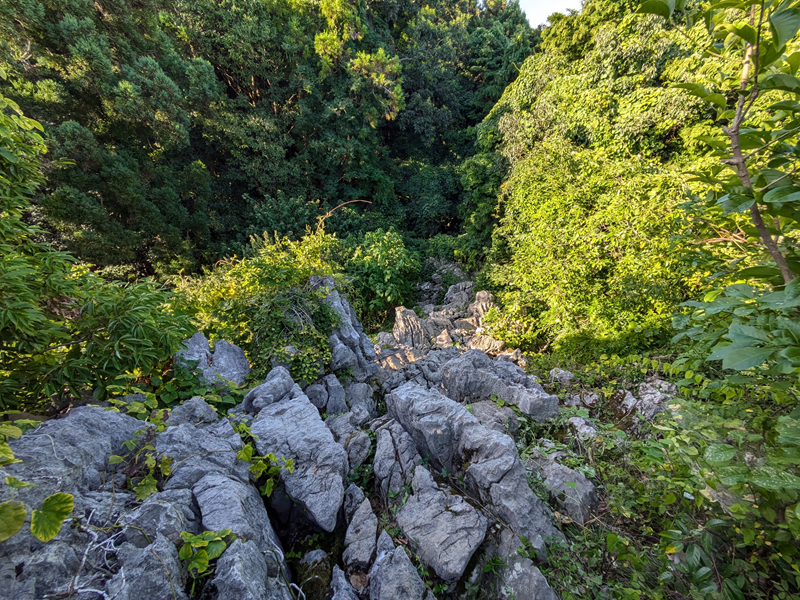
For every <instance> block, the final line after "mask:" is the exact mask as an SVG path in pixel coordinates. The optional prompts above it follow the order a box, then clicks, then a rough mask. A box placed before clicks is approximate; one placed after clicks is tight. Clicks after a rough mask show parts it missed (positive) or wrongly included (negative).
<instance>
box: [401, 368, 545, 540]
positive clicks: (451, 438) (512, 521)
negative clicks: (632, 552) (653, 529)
mask: <svg viewBox="0 0 800 600" xmlns="http://www.w3.org/2000/svg"><path fill="white" fill-rule="evenodd" d="M386 405H387V408H388V410H389V415H390V416H391V417H392V418H394V419H395V420H396V421H397V422H398V423H399V424H400V425H402V427H403V429H405V430H406V431H407V432H408V433H409V434H410V435H411V438H412V439H413V440H414V443H415V445H416V448H417V451H418V452H419V453H420V454H423V455H425V456H428V457H430V462H431V465H432V466H433V467H434V468H436V469H437V470H440V469H442V468H445V469H447V471H448V472H450V473H454V474H456V475H457V476H463V478H464V482H465V485H466V486H467V488H468V490H469V491H470V492H471V493H473V494H474V495H475V496H476V497H477V498H479V499H480V501H481V502H484V503H486V504H488V505H490V506H492V507H493V509H494V510H495V511H496V513H497V515H498V516H499V517H500V518H501V519H502V520H503V521H504V522H506V523H507V524H508V525H509V526H510V527H511V529H512V530H513V531H514V532H515V533H516V534H517V535H518V536H519V535H524V536H525V537H526V538H528V540H530V541H531V543H532V544H533V546H534V547H535V548H536V549H537V550H542V549H543V548H544V544H545V539H547V538H548V537H550V536H555V537H561V534H560V533H559V531H558V530H557V529H555V527H553V525H552V523H551V520H550V514H549V511H548V510H547V509H546V507H545V506H544V505H543V504H542V502H541V501H540V500H539V499H538V498H537V497H536V495H535V494H534V493H533V491H532V490H531V488H530V487H529V486H528V475H527V471H526V469H525V466H524V465H523V464H522V461H520V459H519V455H518V454H517V449H516V446H515V445H514V441H513V440H512V439H511V438H510V437H508V436H507V435H503V434H501V433H498V432H496V431H491V430H489V429H487V428H486V427H484V426H483V425H481V424H480V423H479V422H478V420H477V419H476V418H475V417H474V416H472V415H471V414H470V413H469V412H468V411H467V409H466V408H465V407H464V406H462V405H461V404H459V403H457V402H455V401H453V400H451V399H450V398H447V397H446V396H443V395H442V394H440V393H439V392H436V391H434V390H428V389H426V388H423V387H421V386H419V385H416V384H413V383H407V384H405V385H403V386H401V387H400V388H398V389H396V390H394V391H393V392H392V393H391V394H389V395H388V396H387V397H386Z"/></svg>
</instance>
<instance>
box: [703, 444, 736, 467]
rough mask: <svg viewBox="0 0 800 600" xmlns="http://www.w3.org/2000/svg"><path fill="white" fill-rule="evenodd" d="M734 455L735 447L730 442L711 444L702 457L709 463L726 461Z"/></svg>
mask: <svg viewBox="0 0 800 600" xmlns="http://www.w3.org/2000/svg"><path fill="white" fill-rule="evenodd" d="M734 456H736V448H734V447H733V446H731V445H730V444H712V445H710V446H709V447H708V448H706V452H705V454H704V455H703V457H704V458H705V459H706V460H707V461H708V462H710V463H726V462H728V461H729V460H731V459H732V458H733V457H734Z"/></svg>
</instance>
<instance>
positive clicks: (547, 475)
mask: <svg viewBox="0 0 800 600" xmlns="http://www.w3.org/2000/svg"><path fill="white" fill-rule="evenodd" d="M528 466H529V467H530V468H531V470H532V471H533V472H534V473H536V474H537V475H538V476H539V477H540V478H541V479H542V481H543V482H544V487H545V488H546V489H547V493H548V494H549V495H550V499H551V500H552V501H553V502H555V503H556V504H557V505H558V506H559V508H560V509H561V511H562V512H564V513H566V514H567V515H569V517H570V518H571V519H572V520H573V521H575V522H576V523H577V524H578V525H583V524H584V523H585V522H586V520H587V519H588V518H589V511H590V510H591V509H592V508H594V506H595V505H596V504H597V492H596V491H595V487H594V484H593V483H592V482H591V481H589V480H588V479H587V478H586V477H584V476H583V475H582V474H581V473H578V472H577V471H575V470H574V469H570V468H569V467H567V466H565V465H562V464H560V463H558V462H556V461H554V460H551V459H550V458H548V457H547V456H546V455H544V454H539V455H537V456H536V457H535V458H532V459H531V460H530V461H529V462H528Z"/></svg>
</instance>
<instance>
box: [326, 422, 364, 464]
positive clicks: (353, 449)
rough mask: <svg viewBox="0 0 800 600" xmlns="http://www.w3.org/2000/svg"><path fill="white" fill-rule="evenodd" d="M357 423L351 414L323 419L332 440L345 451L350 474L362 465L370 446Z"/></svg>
mask: <svg viewBox="0 0 800 600" xmlns="http://www.w3.org/2000/svg"><path fill="white" fill-rule="evenodd" d="M358 422H359V419H358V418H356V416H355V414H353V413H352V412H346V413H344V414H343V415H337V416H334V417H328V418H327V419H325V425H327V426H328V429H330V430H331V433H333V437H334V439H335V440H336V441H337V442H338V443H340V444H341V445H342V447H343V448H344V449H345V450H346V451H347V460H348V463H349V465H350V472H353V471H354V470H355V469H357V468H358V467H360V466H361V465H362V464H363V463H364V461H365V460H366V458H367V455H368V454H369V449H370V446H371V445H372V440H370V438H369V435H367V434H366V433H364V432H363V431H360V430H359V429H358V428H357V426H356V424H357V423H358Z"/></svg>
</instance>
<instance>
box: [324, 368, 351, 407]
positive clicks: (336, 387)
mask: <svg viewBox="0 0 800 600" xmlns="http://www.w3.org/2000/svg"><path fill="white" fill-rule="evenodd" d="M324 381H325V387H326V388H327V390H328V403H327V405H326V406H325V412H326V413H328V414H329V415H341V414H344V413H346V412H347V402H345V392H344V388H343V387H342V384H341V383H339V380H338V379H337V378H336V375H328V376H326V377H325V379H324Z"/></svg>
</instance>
